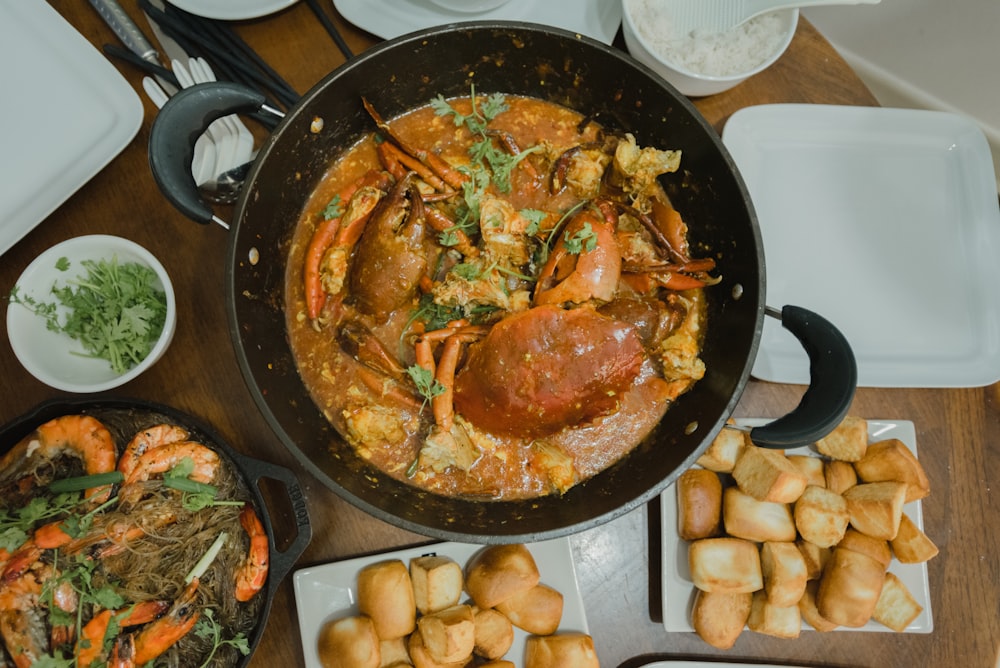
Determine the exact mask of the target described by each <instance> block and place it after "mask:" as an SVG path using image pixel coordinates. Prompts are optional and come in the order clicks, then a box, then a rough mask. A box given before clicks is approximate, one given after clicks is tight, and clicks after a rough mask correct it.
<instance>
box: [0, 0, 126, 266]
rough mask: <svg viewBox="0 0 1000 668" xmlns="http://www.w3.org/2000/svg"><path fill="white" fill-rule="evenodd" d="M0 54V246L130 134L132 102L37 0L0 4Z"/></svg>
mask: <svg viewBox="0 0 1000 668" xmlns="http://www.w3.org/2000/svg"><path fill="white" fill-rule="evenodd" d="M0 62H3V63H6V65H4V70H3V76H2V81H3V91H4V92H3V95H4V101H3V104H0V133H2V135H0V136H2V140H0V144H2V145H3V159H0V254H2V253H4V252H5V251H6V250H7V249H9V248H10V247H11V246H13V245H14V244H15V243H17V242H18V241H19V240H20V239H21V237H23V236H24V235H25V234H27V233H28V232H29V231H31V229H32V228H34V227H35V226H36V225H37V224H38V223H40V222H41V221H42V220H43V219H44V218H45V217H46V216H48V215H49V214H50V213H52V212H53V211H54V210H55V209H56V208H57V207H58V206H59V205H60V204H62V203H63V202H65V201H66V199H67V198H69V196H70V195H72V194H73V193H74V192H76V190H77V189H78V188H79V187H80V186H82V185H83V184H84V183H86V182H87V181H89V180H90V178H91V177H93V176H94V174H96V173H97V172H99V171H100V170H101V169H103V168H104V166H105V165H107V164H108V162H110V161H111V159H112V158H114V157H115V156H116V155H118V153H119V152H120V151H121V150H122V149H123V148H125V146H127V145H128V143H129V142H130V141H132V138H133V137H135V134H136V132H138V131H139V125H140V124H141V123H142V101H141V100H140V99H139V96H138V95H137V94H136V92H135V91H134V90H132V88H131V87H130V86H129V85H128V82H126V81H125V79H124V77H122V75H121V74H119V73H118V70H116V69H115V68H114V66H113V65H112V64H111V63H109V62H108V61H107V59H106V58H105V57H104V56H102V55H101V53H100V52H99V51H98V50H97V49H95V48H94V47H93V46H92V45H91V44H90V42H88V41H87V40H86V39H85V38H84V37H83V35H81V34H80V33H78V32H77V31H76V30H75V29H74V28H73V26H71V25H70V24H69V23H67V22H66V20H65V19H63V18H62V17H61V16H60V15H59V14H58V12H56V10H55V9H53V8H52V7H50V6H49V3H47V2H45V1H44V0H19V1H18V2H2V3H0ZM117 187H120V188H129V187H130V185H129V184H127V183H122V184H118V186H117Z"/></svg>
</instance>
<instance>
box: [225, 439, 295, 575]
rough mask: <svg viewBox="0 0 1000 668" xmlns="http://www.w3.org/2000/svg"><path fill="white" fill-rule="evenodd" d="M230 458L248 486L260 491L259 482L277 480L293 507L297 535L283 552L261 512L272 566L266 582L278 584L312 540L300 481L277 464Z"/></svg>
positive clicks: (239, 456)
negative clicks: (268, 538)
mask: <svg viewBox="0 0 1000 668" xmlns="http://www.w3.org/2000/svg"><path fill="white" fill-rule="evenodd" d="M233 458H234V459H236V460H237V463H238V464H239V466H240V468H241V469H242V470H243V472H244V473H245V474H246V477H247V481H248V482H249V483H250V484H252V485H255V486H258V487H259V483H260V480H261V479H263V478H270V479H272V480H277V481H278V482H280V483H282V485H283V486H284V489H285V494H287V495H288V501H289V503H290V504H291V506H292V513H293V514H294V515H295V528H296V533H295V538H293V539H292V541H291V542H290V543H289V544H288V547H286V548H285V549H284V551H279V550H278V547H277V545H276V544H275V540H274V536H275V532H274V530H273V528H272V526H271V518H270V510H269V509H267V508H265V509H264V510H265V511H267V512H268V515H267V517H266V518H262V519H263V520H264V521H265V522H267V525H268V526H267V529H268V534H269V535H270V540H271V545H270V548H271V550H270V551H271V563H270V566H269V572H268V575H267V578H268V582H269V583H278V582H281V581H282V580H283V579H284V578H285V576H286V575H288V572H289V571H291V570H292V567H293V566H294V565H295V562H296V561H298V559H299V557H301V556H302V553H303V552H304V551H305V549H306V546H308V545H309V541H310V540H312V523H311V522H310V520H309V508H308V507H307V505H306V497H305V494H303V493H302V487H301V486H300V485H299V480H298V478H297V477H296V476H295V474H294V473H292V471H291V470H289V469H287V468H285V467H283V466H278V465H277V464H271V463H268V462H263V461H261V460H259V459H254V458H253V457H247V456H246V455H242V454H240V453H238V452H234V453H233Z"/></svg>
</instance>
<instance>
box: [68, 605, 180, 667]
mask: <svg viewBox="0 0 1000 668" xmlns="http://www.w3.org/2000/svg"><path fill="white" fill-rule="evenodd" d="M169 606H170V603H168V602H167V601H144V602H142V603H137V604H135V605H132V606H129V607H127V608H125V609H124V610H119V611H117V612H116V611H114V610H102V611H100V612H99V613H97V614H96V615H94V616H93V617H91V618H90V621H89V622H87V623H86V624H85V625H84V627H83V629H82V630H81V631H80V642H79V643H77V648H76V665H77V666H78V667H79V668H87V666H90V665H91V664H92V663H94V661H96V660H98V659H99V658H100V657H101V656H102V654H103V653H104V640H105V636H106V635H107V632H108V626H109V625H110V623H111V620H112V619H114V620H115V622H117V624H118V626H120V627H121V628H128V627H130V626H136V625H138V624H145V623H147V622H151V621H153V620H154V619H156V618H157V617H159V616H160V615H161V614H163V612H164V611H165V610H166V609H167V608H168V607H169ZM125 637H128V638H129V640H127V641H126V643H131V641H132V640H133V638H132V637H131V636H120V638H125ZM132 649H133V650H134V646H133V648H132ZM119 655H121V651H119Z"/></svg>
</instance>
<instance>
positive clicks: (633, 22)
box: [622, 0, 799, 97]
mask: <svg viewBox="0 0 1000 668" xmlns="http://www.w3.org/2000/svg"><path fill="white" fill-rule="evenodd" d="M634 4H636V3H634V2H633V0H622V34H623V35H624V37H625V46H626V47H627V48H628V52H629V53H630V54H631V55H632V57H633V58H635V59H636V60H638V61H639V62H641V63H642V64H644V65H646V66H647V67H649V68H650V69H652V70H653V71H654V72H656V73H657V74H659V75H660V76H661V77H663V78H664V79H666V80H667V81H668V82H669V83H670V84H672V85H673V86H674V87H675V88H676V89H677V90H678V91H680V92H681V94H682V95H687V96H688V97H702V96H705V95H714V94H716V93H721V92H723V91H726V90H729V89H730V88H732V87H733V86H735V85H737V84H739V83H742V82H743V81H745V80H746V79H748V78H749V77H751V76H753V75H754V74H757V73H759V72H763V71H764V70H766V69H767V68H768V67H770V66H771V65H773V64H774V62H775V61H776V60H778V58H780V57H781V54H783V53H784V52H785V49H787V48H788V45H789V44H791V42H792V37H794V36H795V28H796V26H797V25H798V22H799V10H798V9H794V8H793V9H784V10H780V11H779V12H778V16H779V20H780V25H781V38H780V40H779V41H778V46H777V48H775V50H774V51H773V52H772V53H771V55H770V56H768V57H767V58H766V59H765V60H763V62H758V63H757V64H756V65H753V66H751V67H748V68H747V69H746V71H743V72H739V73H735V74H728V75H724V76H718V75H712V74H702V73H700V72H696V71H694V70H692V69H691V68H689V67H687V66H685V65H683V64H681V63H679V62H674V61H672V60H669V59H668V58H667V57H665V56H664V55H662V54H661V53H660V52H658V51H657V49H655V48H654V46H653V45H652V44H651V43H650V41H649V40H648V39H646V37H645V36H644V35H643V34H642V32H641V31H640V30H639V28H638V27H637V22H639V21H641V19H636V17H635V16H633V9H634V8H633V5H634Z"/></svg>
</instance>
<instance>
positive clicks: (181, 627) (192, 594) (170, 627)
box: [135, 578, 201, 666]
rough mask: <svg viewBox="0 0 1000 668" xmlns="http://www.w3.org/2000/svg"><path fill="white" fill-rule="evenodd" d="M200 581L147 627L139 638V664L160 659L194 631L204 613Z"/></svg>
mask: <svg viewBox="0 0 1000 668" xmlns="http://www.w3.org/2000/svg"><path fill="white" fill-rule="evenodd" d="M197 594H198V578H194V579H192V580H191V583H190V584H189V585H188V586H187V587H186V588H185V589H184V591H182V592H181V594H180V596H178V597H177V599H176V600H175V601H174V603H173V605H171V606H170V609H169V610H168V611H167V613H166V614H165V615H163V616H162V617H160V618H159V619H157V620H156V621H155V622H153V623H152V624H148V625H147V626H145V627H144V628H143V629H142V631H140V632H139V634H138V635H137V636H136V638H135V665H137V666H141V665H144V664H146V663H148V662H149V661H152V660H153V659H155V658H156V657H158V656H160V655H161V654H163V653H164V652H166V651H167V650H168V649H170V648H171V647H172V646H173V645H174V643H176V642H177V641H178V640H180V639H181V638H183V637H184V636H185V635H187V633H188V631H190V630H191V629H192V628H194V625H195V623H197V621H198V618H199V617H200V616H201V611H200V610H199V609H198V606H197V605H196V600H195V599H196V597H197Z"/></svg>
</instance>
